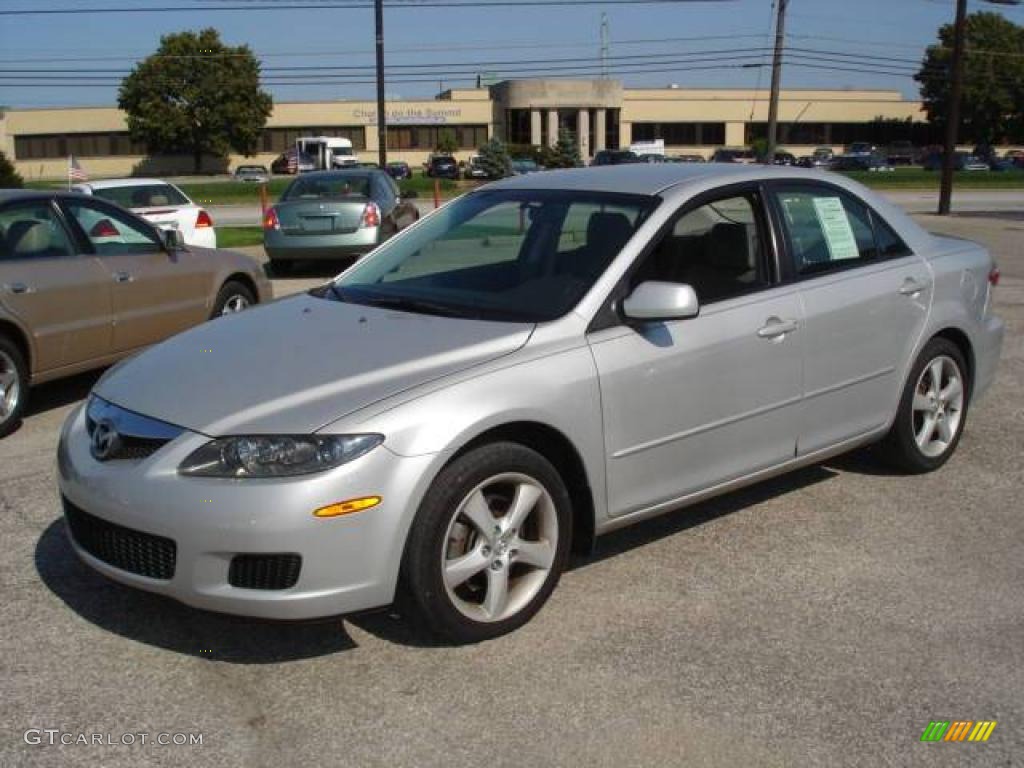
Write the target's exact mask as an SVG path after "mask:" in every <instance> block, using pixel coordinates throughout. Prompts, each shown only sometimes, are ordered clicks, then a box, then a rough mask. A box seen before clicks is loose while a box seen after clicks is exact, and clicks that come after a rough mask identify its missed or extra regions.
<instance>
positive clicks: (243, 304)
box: [220, 293, 249, 315]
mask: <svg viewBox="0 0 1024 768" xmlns="http://www.w3.org/2000/svg"><path fill="white" fill-rule="evenodd" d="M248 308H249V299H248V298H246V297H245V296H243V295H242V294H240V293H233V294H231V296H229V297H228V300H227V301H225V302H224V307H223V309H221V311H220V313H221V315H233V314H235V313H236V312H241V311H243V310H246V309H248Z"/></svg>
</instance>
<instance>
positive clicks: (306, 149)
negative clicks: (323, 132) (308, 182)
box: [295, 136, 359, 171]
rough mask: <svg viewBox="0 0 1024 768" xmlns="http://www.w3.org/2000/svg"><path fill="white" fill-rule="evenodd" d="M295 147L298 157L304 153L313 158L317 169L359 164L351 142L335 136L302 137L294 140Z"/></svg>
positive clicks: (325, 169) (324, 169)
mask: <svg viewBox="0 0 1024 768" xmlns="http://www.w3.org/2000/svg"><path fill="white" fill-rule="evenodd" d="M295 147H296V148H297V149H298V150H299V153H300V154H299V157H301V156H302V155H303V154H305V155H308V156H309V157H311V158H312V159H313V164H314V166H315V167H316V170H318V171H328V170H330V169H331V168H347V167H349V166H353V165H358V164H359V158H358V157H356V154H355V152H354V151H353V150H352V142H351V141H349V140H348V139H342V138H339V137H337V136H307V137H303V138H301V139H296V140H295Z"/></svg>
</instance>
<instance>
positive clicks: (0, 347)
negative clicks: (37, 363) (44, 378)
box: [0, 336, 28, 437]
mask: <svg viewBox="0 0 1024 768" xmlns="http://www.w3.org/2000/svg"><path fill="white" fill-rule="evenodd" d="M27 403H28V365H27V364H26V363H25V357H24V355H22V354H21V350H20V349H19V348H18V345H17V344H15V343H14V342H13V341H11V339H9V338H8V337H6V336H0V437H5V436H6V435H9V434H10V433H11V432H13V431H14V429H15V428H16V427H17V426H18V423H19V422H20V421H21V417H22V415H23V414H24V413H25V406H26V405H27Z"/></svg>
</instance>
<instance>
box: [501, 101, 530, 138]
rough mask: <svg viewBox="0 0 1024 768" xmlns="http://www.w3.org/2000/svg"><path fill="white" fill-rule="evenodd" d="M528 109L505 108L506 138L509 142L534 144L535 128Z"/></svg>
mask: <svg viewBox="0 0 1024 768" xmlns="http://www.w3.org/2000/svg"><path fill="white" fill-rule="evenodd" d="M530 120H531V119H530V110H528V109H506V110H505V140H506V141H507V142H508V143H509V144H532V143H533V128H532V124H531V121H530Z"/></svg>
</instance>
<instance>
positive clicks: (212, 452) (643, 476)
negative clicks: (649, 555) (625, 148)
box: [58, 164, 1003, 642]
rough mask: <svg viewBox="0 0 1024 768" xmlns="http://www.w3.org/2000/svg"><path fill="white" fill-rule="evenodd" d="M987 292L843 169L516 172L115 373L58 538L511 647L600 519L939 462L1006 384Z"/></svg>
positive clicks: (254, 610)
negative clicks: (879, 456) (837, 475)
mask: <svg viewBox="0 0 1024 768" xmlns="http://www.w3.org/2000/svg"><path fill="white" fill-rule="evenodd" d="M997 281H998V271H997V270H996V269H995V266H994V264H993V262H992V259H991V257H990V256H989V254H988V253H987V252H986V251H985V250H984V249H983V248H981V247H979V246H977V245H974V244H972V243H969V242H966V241H963V240H954V239H949V238H943V237H938V236H933V235H930V234H928V233H927V232H925V231H923V230H922V229H921V228H920V227H918V226H917V225H916V224H915V223H913V222H912V221H911V220H910V219H908V218H907V217H906V216H905V215H904V214H903V213H901V212H900V211H899V210H897V209H895V208H894V207H892V206H891V205H889V204H888V203H886V202H885V201H884V200H882V199H881V198H879V197H877V196H875V195H874V194H872V193H871V192H869V191H868V190H866V189H865V188H863V187H862V186H860V185H858V184H856V183H855V182H852V181H850V180H847V179H844V178H842V177H839V176H832V175H829V174H825V173H818V172H815V173H812V172H807V171H802V170H800V169H793V168H786V169H781V168H775V169H773V168H763V167H756V166H737V165H716V164H707V165H669V164H665V165H631V166H616V167H609V168H600V169H582V170H568V171H558V172H552V173H546V174H540V175H536V174H532V175H529V176H523V177H516V178H513V179H508V180H504V181H501V182H498V183H495V184H491V185H489V186H486V187H484V188H482V189H480V190H478V191H476V192H473V193H471V194H468V195H465V196H463V197H461V198H459V199H458V200H456V201H454V202H452V203H450V204H449V205H447V206H445V207H444V208H442V209H441V210H439V211H437V212H435V213H433V214H431V215H430V216H428V217H426V218H424V219H423V220H422V221H421V222H420V223H418V224H416V225H415V226H413V227H411V228H409V229H408V230H406V231H404V232H402V233H400V234H399V235H397V236H396V237H395V238H393V239H392V240H390V241H388V242H387V243H386V244H384V245H382V246H381V247H379V248H377V249H376V250H375V251H374V252H373V253H372V254H371V255H370V256H369V257H367V258H366V259H365V260H363V261H361V262H359V263H357V264H356V265H355V266H353V267H352V268H350V269H349V270H347V271H346V272H344V273H343V274H342V275H340V276H339V277H338V278H337V279H335V280H333V281H331V282H330V283H328V284H326V285H324V286H322V287H321V288H318V289H315V290H313V291H311V292H310V293H308V294H306V295H302V296H298V297H295V298H291V299H288V300H284V301H279V302H276V303H273V304H270V305H267V306H265V307H261V308H257V309H255V310H252V311H250V312H246V313H243V314H241V315H237V316H232V317H227V318H224V319H222V320H220V321H218V322H216V323H210V324H208V325H205V326H201V327H199V328H197V329H195V330H192V331H189V332H187V333H184V334H182V335H179V336H177V337H175V338H174V339H172V340H170V341H168V342H165V343H164V344H162V345H160V346H158V347H155V348H153V349H150V350H148V351H146V352H143V353H142V354H140V355H138V356H136V357H134V358H132V359H131V360H130V361H128V362H126V363H124V364H122V365H120V366H118V367H116V368H115V369H112V370H111V371H110V372H108V374H107V375H106V376H105V377H104V378H103V379H101V380H100V381H99V382H98V383H97V385H96V387H95V389H94V391H93V393H92V395H91V397H90V398H89V401H88V403H87V404H85V405H83V406H82V407H80V408H78V409H77V410H76V411H75V412H73V413H72V414H71V415H70V416H69V418H68V420H67V422H66V424H65V426H64V429H63V433H62V435H61V438H60V444H59V449H58V464H59V482H60V492H61V494H62V497H63V499H64V505H65V510H66V517H67V521H68V528H69V531H70V534H71V538H72V541H73V544H74V547H75V549H76V551H77V552H78V553H79V555H80V556H81V557H82V558H83V560H85V562H86V563H88V564H89V565H91V566H92V567H93V568H95V569H96V570H98V571H101V572H102V573H104V574H107V575H108V576H109V577H110V578H113V579H116V580H118V581H121V582H124V583H126V584H130V585H133V586H136V587H139V588H141V589H146V590H151V591H154V592H159V593H163V594H165V595H169V596H171V597H173V598H176V599H178V600H180V601H182V602H185V603H187V604H189V605H193V606H197V607H200V608H205V609H211V610H215V611H223V612H228V613H236V614H244V615H250V616H260V617H268V618H276V619H301V618H308V617H317V616H326V615H334V614H343V613H348V612H353V611H359V610H363V609H367V608H372V607H376V606H382V605H386V604H389V603H392V602H397V603H398V604H399V606H400V609H401V611H402V612H403V613H404V614H405V615H407V616H409V617H410V618H411V619H413V620H415V621H418V622H420V623H422V624H423V625H424V626H425V627H427V628H429V629H430V630H432V631H433V632H435V633H437V634H439V635H441V636H443V637H445V638H447V639H449V640H451V641H454V642H472V641H477V640H483V639H486V638H491V637H495V636H497V635H500V634H502V633H505V632H509V631H511V630H513V629H515V628H516V627H519V626H521V625H522V624H523V623H525V622H526V621H528V620H529V619H530V618H531V617H532V616H533V615H534V614H535V613H536V612H537V611H538V610H539V609H540V608H541V606H542V605H543V604H544V602H545V601H546V600H547V598H548V596H549V595H550V594H551V592H552V590H553V589H554V588H555V585H556V583H557V581H558V578H559V575H560V574H561V572H562V571H563V569H564V568H565V565H566V562H567V560H568V557H569V553H570V551H571V550H572V549H577V550H583V551H586V550H587V549H588V548H589V547H590V545H591V544H592V542H593V540H594V538H595V537H596V536H597V535H600V534H603V533H605V532H607V531H610V530H613V529H616V528H619V527H621V526H624V525H629V524H631V523H635V522H637V521H639V520H643V519H645V518H648V517H651V516H652V515H657V514H661V513H663V512H668V511H670V510H675V509H679V508H681V507H684V506H686V505H688V504H691V503H693V502H696V501H698V500H700V499H704V498H706V497H708V496H712V495H714V494H718V493H722V492H725V491H728V490H731V489H734V488H737V487H740V486H743V485H747V484H750V483H754V482H757V481H758V480H761V479H763V478H766V477H769V476H771V475H777V474H779V473H782V472H786V471H788V470H791V469H794V468H796V467H799V466H803V465H807V464H811V463H815V462H819V461H822V460H823V459H825V458H828V457H830V456H833V455H835V454H838V453H841V452H844V451H848V450H851V449H853V448H855V447H858V446H861V445H865V444H868V443H874V442H879V441H880V442H881V443H882V446H883V448H884V453H885V455H886V456H887V457H888V458H889V460H890V461H891V462H893V463H894V464H895V465H896V466H898V467H900V468H902V469H904V470H905V471H908V472H927V471H930V470H934V469H937V468H938V467H940V466H941V465H942V464H943V463H944V462H946V461H947V460H948V459H949V457H950V456H951V455H952V454H953V452H954V450H955V448H956V445H957V442H958V441H959V439H960V436H961V435H962V433H963V430H964V425H965V422H966V418H967V413H968V407H969V406H970V405H971V404H972V403H973V402H975V401H977V399H978V398H979V397H980V396H981V395H982V394H983V393H984V392H985V390H986V389H987V388H988V386H989V384H990V383H991V382H992V379H993V376H994V374H995V370H996V365H997V362H998V359H999V353H1000V347H1001V344H1002V338H1003V324H1002V322H1001V321H1000V320H999V319H998V318H997V317H995V316H994V315H993V314H992V310H991V307H992V291H993V288H994V286H995V284H996V282H997Z"/></svg>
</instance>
